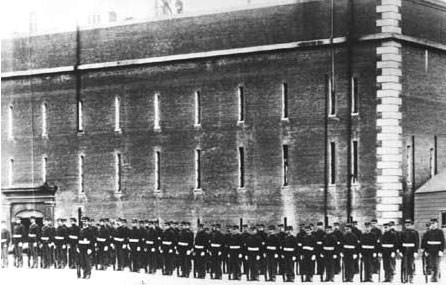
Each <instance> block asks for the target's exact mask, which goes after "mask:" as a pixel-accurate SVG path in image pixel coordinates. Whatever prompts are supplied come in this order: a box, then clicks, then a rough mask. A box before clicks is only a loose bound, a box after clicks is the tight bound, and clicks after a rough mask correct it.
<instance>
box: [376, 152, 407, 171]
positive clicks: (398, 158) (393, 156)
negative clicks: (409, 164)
mask: <svg viewBox="0 0 446 285" xmlns="http://www.w3.org/2000/svg"><path fill="white" fill-rule="evenodd" d="M394 149H396V150H398V148H394ZM381 161H382V162H387V161H396V162H403V158H402V157H401V154H398V153H397V154H387V153H386V155H382V156H381ZM400 170H401V169H400ZM401 172H402V171H401ZM383 173H384V172H383ZM386 173H387V172H386Z"/></svg>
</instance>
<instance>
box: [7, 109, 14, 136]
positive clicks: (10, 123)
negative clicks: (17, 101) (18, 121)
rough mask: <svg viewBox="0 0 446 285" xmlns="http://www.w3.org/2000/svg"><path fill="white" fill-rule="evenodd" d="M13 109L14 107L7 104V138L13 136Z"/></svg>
mask: <svg viewBox="0 0 446 285" xmlns="http://www.w3.org/2000/svg"><path fill="white" fill-rule="evenodd" d="M13 111H14V108H13V107H12V106H9V108H8V139H12V138H13V136H14V130H13V126H14V122H13V119H14V118H13V117H14V116H13Z"/></svg>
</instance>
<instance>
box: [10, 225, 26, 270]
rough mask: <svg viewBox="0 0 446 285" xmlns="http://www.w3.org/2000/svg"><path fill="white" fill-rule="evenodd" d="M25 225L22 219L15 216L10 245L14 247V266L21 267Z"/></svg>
mask: <svg viewBox="0 0 446 285" xmlns="http://www.w3.org/2000/svg"><path fill="white" fill-rule="evenodd" d="M25 236H26V232H25V227H24V226H23V225H22V220H21V219H20V218H16V223H15V225H14V228H13V229H12V245H13V247H14V266H15V267H23V242H24V241H25Z"/></svg>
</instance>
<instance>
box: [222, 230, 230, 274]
mask: <svg viewBox="0 0 446 285" xmlns="http://www.w3.org/2000/svg"><path fill="white" fill-rule="evenodd" d="M231 230H232V225H226V232H225V233H224V242H225V247H224V249H223V274H227V273H229V248H228V243H229V240H230V239H231Z"/></svg>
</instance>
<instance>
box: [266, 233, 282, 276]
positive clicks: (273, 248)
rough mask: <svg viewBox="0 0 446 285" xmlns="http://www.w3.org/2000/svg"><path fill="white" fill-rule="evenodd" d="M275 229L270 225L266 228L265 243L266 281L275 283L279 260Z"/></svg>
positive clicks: (278, 244) (278, 246)
mask: <svg viewBox="0 0 446 285" xmlns="http://www.w3.org/2000/svg"><path fill="white" fill-rule="evenodd" d="M275 231H276V227H275V226H273V225H271V226H269V227H268V237H267V238H266V241H265V250H266V271H267V277H268V278H267V280H266V281H276V275H277V261H278V260H279V253H280V249H281V248H280V243H279V238H278V237H277V234H276V232H275Z"/></svg>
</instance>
